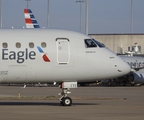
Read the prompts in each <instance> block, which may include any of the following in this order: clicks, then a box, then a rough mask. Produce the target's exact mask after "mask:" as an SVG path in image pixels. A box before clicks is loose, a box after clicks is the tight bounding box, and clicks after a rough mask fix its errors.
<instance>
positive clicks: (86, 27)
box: [85, 0, 88, 35]
mask: <svg viewBox="0 0 144 120" xmlns="http://www.w3.org/2000/svg"><path fill="white" fill-rule="evenodd" d="M85 34H86V35H88V0H86V15H85Z"/></svg>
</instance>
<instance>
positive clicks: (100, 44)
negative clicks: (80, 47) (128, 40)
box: [92, 39, 105, 47]
mask: <svg viewBox="0 0 144 120" xmlns="http://www.w3.org/2000/svg"><path fill="white" fill-rule="evenodd" d="M92 40H93V41H94V42H95V43H96V44H97V45H98V46H99V47H105V45H104V44H102V43H100V42H98V41H96V40H95V39H92Z"/></svg>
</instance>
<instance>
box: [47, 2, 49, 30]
mask: <svg viewBox="0 0 144 120" xmlns="http://www.w3.org/2000/svg"><path fill="white" fill-rule="evenodd" d="M47 28H49V0H48V3H47Z"/></svg>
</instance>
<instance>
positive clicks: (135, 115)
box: [0, 86, 144, 120]
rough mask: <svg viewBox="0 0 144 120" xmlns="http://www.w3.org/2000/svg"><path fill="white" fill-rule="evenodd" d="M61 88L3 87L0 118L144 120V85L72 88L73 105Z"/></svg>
mask: <svg viewBox="0 0 144 120" xmlns="http://www.w3.org/2000/svg"><path fill="white" fill-rule="evenodd" d="M59 92H61V90H60V89H59V88H57V87H26V88H22V86H0V120H40V119H41V120H112V119H113V120H144V87H143V86H142V87H102V86H90V87H79V88H77V89H71V92H72V93H71V94H70V97H71V98H72V99H73V104H72V106H69V107H64V106H61V105H60V104H59V101H58V100H57V98H58V95H57V94H58V93H59Z"/></svg>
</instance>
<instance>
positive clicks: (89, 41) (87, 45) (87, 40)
mask: <svg viewBox="0 0 144 120" xmlns="http://www.w3.org/2000/svg"><path fill="white" fill-rule="evenodd" d="M85 45H86V47H87V48H91V47H97V45H96V44H95V42H94V41H92V40H91V39H86V40H85Z"/></svg>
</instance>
